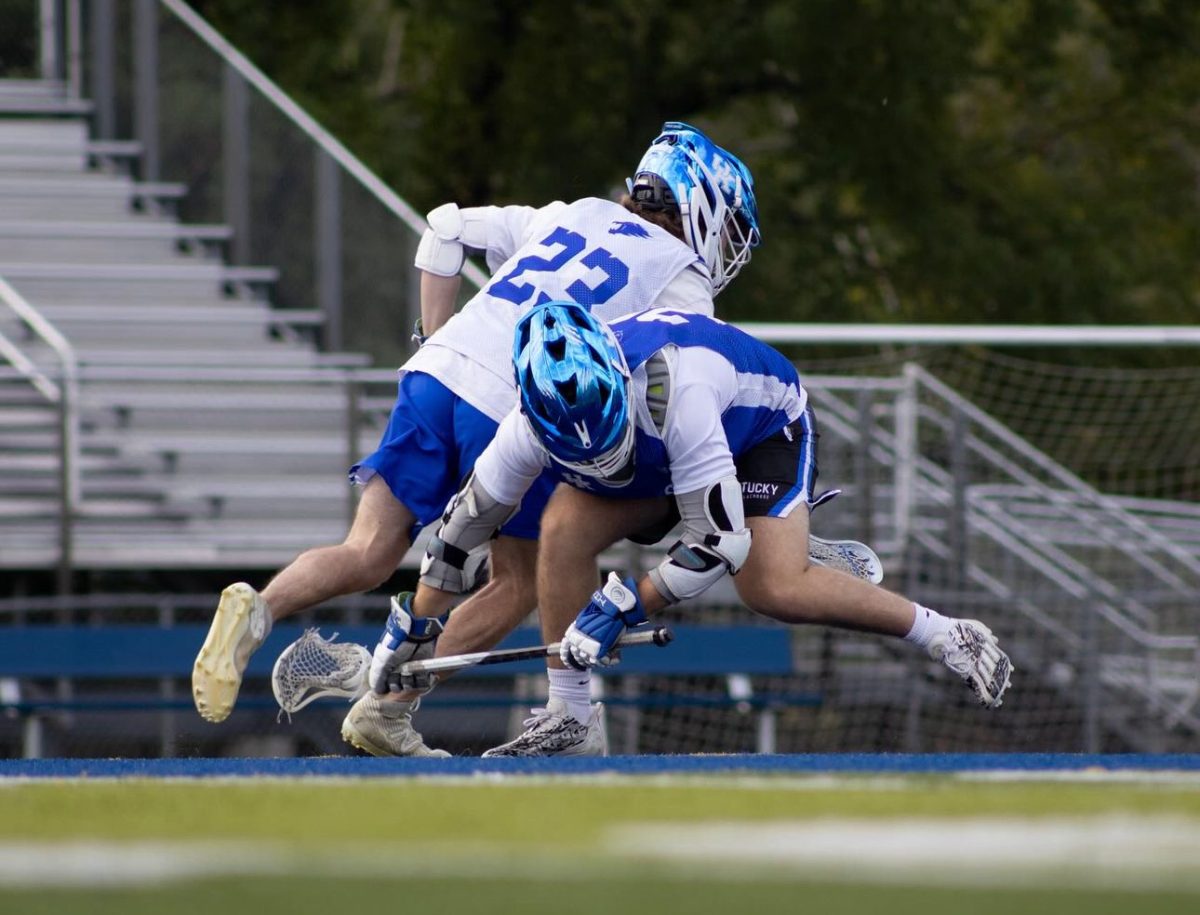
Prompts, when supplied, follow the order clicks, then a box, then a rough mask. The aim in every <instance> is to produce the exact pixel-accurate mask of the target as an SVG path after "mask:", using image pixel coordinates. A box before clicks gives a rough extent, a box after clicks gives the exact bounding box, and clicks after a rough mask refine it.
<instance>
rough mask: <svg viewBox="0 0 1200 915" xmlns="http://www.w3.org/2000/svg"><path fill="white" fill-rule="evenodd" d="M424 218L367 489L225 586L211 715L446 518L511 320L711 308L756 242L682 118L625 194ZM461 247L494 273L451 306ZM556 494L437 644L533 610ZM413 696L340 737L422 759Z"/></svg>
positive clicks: (467, 640) (506, 545)
mask: <svg viewBox="0 0 1200 915" xmlns="http://www.w3.org/2000/svg"><path fill="white" fill-rule="evenodd" d="M428 221H429V229H428V230H427V231H426V232H425V234H424V236H423V237H422V239H421V242H420V245H419V246H418V249H417V254H416V259H415V263H416V266H417V267H418V268H419V269H420V270H421V271H422V274H421V318H422V325H423V327H424V329H425V331H427V332H428V333H429V336H428V338H427V339H425V340H424V341H423V345H422V346H421V348H420V349H419V350H418V352H417V353H416V354H415V355H414V356H413V357H412V358H411V359H410V360H409V361H408V362H407V363H406V364H405V365H404V366H403V367H402V368H401V370H400V382H399V392H398V396H397V400H396V405H395V408H394V410H393V412H392V416H391V419H390V422H389V425H388V428H387V430H386V432H385V433H384V435H383V438H382V441H381V442H380V445H379V448H378V449H377V450H376V451H375V452H374V453H373V454H371V455H369V456H367V457H366V458H365V459H364V460H363V461H361V462H360V463H359V464H357V465H356V466H355V467H354V468H352V470H351V476H352V479H353V480H354V482H356V483H358V484H361V485H362V486H363V493H362V498H361V500H360V502H359V506H358V509H357V513H356V516H355V519H354V521H353V523H352V525H351V529H350V531H349V533H348V535H347V537H346V540H345V541H344V542H343V543H341V544H338V545H334V546H327V547H320V548H317V549H314V550H309V551H308V552H305V553H303V554H302V555H301V556H299V557H298V558H297V559H296V560H295V561H294V562H293V563H292V564H290V565H289V566H288V567H287V568H285V569H283V570H282V571H281V572H279V573H278V574H277V575H276V576H275V577H274V578H273V579H272V580H271V581H270V582H269V583H268V585H267V586H266V588H264V590H263V591H262V593H261V594H259V593H258V592H256V591H255V590H254V588H252V587H251V586H250V585H248V584H246V583H240V582H239V583H237V584H234V585H231V586H230V587H229V588H227V589H226V590H225V592H224V593H223V594H222V597H221V601H220V603H219V605H218V608H217V611H216V614H215V616H214V619H213V623H212V626H211V629H210V632H209V635H208V638H207V639H206V641H205V643H204V645H203V647H202V648H201V650H200V653H199V655H198V657H197V659H196V665H195V668H194V672H193V677H192V686H193V695H194V699H195V702H196V707H197V709H198V711H199V712H200V714H201V715H202V716H203V717H204V718H205V719H207V720H209V721H213V722H218V721H222V720H224V719H225V718H226V717H227V716H228V715H229V714H230V712H231V711H232V709H233V706H234V704H235V702H236V699H237V693H238V690H239V689H240V685H241V679H242V672H243V671H244V670H245V667H246V664H247V662H248V660H249V658H250V656H251V654H252V653H253V652H254V651H255V650H256V649H257V648H258V647H259V645H261V644H262V642H263V640H264V639H265V638H266V636H267V634H268V632H269V630H270V627H271V625H272V623H273V621H274V620H277V619H281V618H283V617H286V616H289V615H291V614H293V613H296V612H298V611H300V610H302V609H305V608H307V607H311V606H313V605H315V604H318V603H320V602H322V601H325V600H328V599H330V598H333V597H337V596H340V595H343V594H350V593H354V592H358V591H364V590H369V589H371V588H374V587H377V586H378V585H380V584H381V583H383V582H384V581H385V580H386V579H387V578H389V577H390V576H391V575H392V573H393V572H394V571H395V569H396V567H397V566H398V565H399V563H400V560H401V559H402V557H403V556H404V554H405V552H407V550H408V548H409V547H410V546H411V544H412V541H413V539H414V537H415V536H416V535H417V533H418V532H419V531H420V529H421V528H422V527H423V526H424V525H427V524H429V523H430V522H432V521H434V520H436V519H437V518H438V516H439V515H440V514H441V513H442V510H443V509H444V508H445V506H446V503H447V502H448V501H449V500H450V498H451V497H452V496H453V495H454V493H455V492H456V491H457V490H458V489H459V487H460V486H461V485H462V482H463V480H464V479H465V478H466V477H467V475H468V474H469V473H470V472H471V469H472V467H473V466H474V462H475V459H476V457H477V456H478V455H479V454H480V452H482V451H483V449H484V447H485V446H486V445H487V444H488V442H489V441H490V440H491V438H492V436H493V435H494V434H495V431H496V427H497V423H498V422H499V421H500V420H501V419H502V418H503V417H504V416H505V415H506V414H507V413H508V412H509V411H510V409H512V407H513V406H514V405H515V404H516V402H517V397H516V391H515V388H514V385H513V375H512V361H511V360H512V344H511V341H512V335H513V329H514V327H515V325H516V323H517V321H518V319H519V318H520V317H521V316H522V315H523V314H525V313H526V312H528V310H529V309H531V308H532V307H534V306H535V305H537V304H538V303H541V302H545V301H548V300H552V299H553V300H564V299H565V300H569V301H574V302H577V303H580V304H581V305H583V306H585V307H587V308H589V309H590V310H591V311H592V313H594V314H595V315H597V316H598V317H600V318H601V319H606V320H607V319H612V318H616V317H619V316H621V315H623V314H628V313H630V312H633V311H639V310H642V309H644V308H646V307H648V306H650V305H661V306H670V307H671V308H675V309H679V310H682V311H689V312H697V313H701V314H711V313H712V311H713V296H714V295H716V294H717V293H718V292H719V291H720V290H721V289H722V288H724V286H725V285H727V284H728V283H729V281H730V280H731V279H732V278H733V277H734V276H735V275H736V274H737V272H738V271H739V270H740V269H741V267H742V266H743V265H744V264H745V263H746V262H747V261H748V260H749V257H750V252H751V249H752V248H753V247H755V246H756V245H757V244H758V243H759V230H758V216H757V208H756V202H755V197H754V187H753V180H752V178H751V176H750V172H749V170H748V169H746V167H745V166H744V165H743V164H742V163H741V162H740V161H739V160H738V159H737V158H736V157H735V156H733V155H732V154H731V153H729V152H727V151H726V150H723V149H721V148H720V147H718V146H716V145H715V144H714V143H713V142H712V141H711V140H710V139H709V138H708V137H706V136H705V135H704V134H703V133H701V132H700V131H698V130H696V129H695V128H693V127H689V126H688V125H686V124H682V123H678V122H669V123H667V124H665V125H664V127H663V130H662V133H661V134H660V135H659V136H658V137H657V138H656V139H655V140H654V141H653V143H652V144H651V145H650V147H649V149H648V150H647V151H646V153H645V155H644V156H643V158H642V160H641V162H640V163H639V164H638V167H637V169H636V171H635V172H634V177H633V178H632V179H631V180H630V182H629V195H628V196H627V197H626V198H625V199H624V200H623V201H622V202H621V203H614V202H611V201H606V200H600V199H595V198H587V199H583V200H578V201H575V202H573V203H563V202H555V203H551V204H549V205H547V206H543V207H540V208H533V207H519V206H509V207H476V208H459V207H458V206H457V205H455V204H445V205H444V206H441V207H438V208H437V209H435V210H433V211H432V212H430V213H429V215H428ZM469 250H478V251H481V252H483V253H484V255H485V257H486V259H487V264H488V267H489V269H490V270H491V271H492V279H491V281H490V282H489V283H488V284H487V285H486V286H485V287H484V288H483V289H482V290H481V291H480V292H479V293H478V294H476V295H475V296H474V297H473V298H472V299H471V300H470V301H469V302H468V303H467V304H466V305H465V306H464V307H463V309H462V311H461V312H460V313H459V314H454V307H455V302H456V300H457V293H458V290H459V286H460V270H461V268H462V265H463V262H464V258H465V256H466V253H467V251H469ZM552 487H553V481H552V480H551V479H549V478H547V479H546V480H544V481H542V482H540V483H537V484H535V486H534V491H533V492H531V493H530V495H529V496H527V497H526V499H525V500H524V503H523V504H522V507H521V510H520V511H519V512H518V513H517V514H515V515H514V516H513V517H512V518H510V519H506V522H505V524H504V525H503V526H502V527H501V528H500V532H499V533H500V536H499V537H498V539H496V540H495V541H494V542H493V544H492V546H491V555H490V565H491V578H490V580H489V581H488V583H487V584H486V585H485V586H484V587H483V589H482V590H481V591H479V592H478V593H477V594H476V595H474V596H473V597H472V598H471V599H470V600H468V601H467V602H466V603H464V604H463V605H462V606H460V607H459V608H458V609H457V610H456V611H455V613H454V614H453V616H452V617H451V619H450V621H449V623H448V625H447V628H446V630H445V633H444V634H442V635H441V638H440V643H439V645H438V647H437V651H438V653H439V654H445V653H455V652H457V651H463V650H467V649H471V650H474V649H476V648H488V647H491V646H492V645H494V644H495V643H496V642H497V641H499V639H501V638H502V637H503V636H504V635H505V634H507V632H509V631H510V630H511V629H512V628H513V627H515V626H516V625H517V624H518V623H519V622H520V621H521V620H522V619H523V618H524V617H525V616H527V615H528V613H529V612H530V611H531V610H532V609H533V606H534V603H535V590H534V584H533V581H534V570H535V558H536V553H537V540H536V538H537V536H538V521H539V517H540V515H541V510H542V507H543V505H544V503H545V500H546V499H547V498H548V496H549V493H550V491H551V489H552ZM390 621H396V624H395V626H394V627H393V631H392V632H391V635H390V636H389V637H388V638H389V640H390V641H389V644H391V645H392V647H393V648H395V649H396V650H397V652H398V654H399V655H405V654H406V653H407V656H408V657H419V656H423V654H429V653H432V651H433V650H434V640H435V638H437V636H438V630H439V624H436V623H431V622H427V621H426V620H425V619H414V618H413V617H412V616H411V614H410V613H409V610H408V609H407V608H406V607H405V606H404V601H403V600H402V601H401V602H400V603H398V604H397V606H396V607H395V609H394V612H393V614H392V617H391V618H390ZM413 685H414V686H417V687H421V688H424V686H425V684H413ZM418 695H419V690H416V689H414V690H409V691H407V692H404V693H401V694H400V695H399V697H398V698H399V701H396V702H383V701H381V700H380V697H379V696H376V695H369V696H367V697H365V698H364V699H363V700H361V701H360V702H359V703H358V704H356V705H355V706H354V708H353V709H352V710H351V713H350V715H348V716H347V719H346V722H345V724H344V726H343V736H344V737H345V738H346V739H347V740H348V741H350V742H351V743H353V744H354V745H355V746H358V747H360V748H362V749H364V750H367V751H368V752H372V753H376V754H381V755H383V754H386V755H425V754H428V753H430V752H431V751H430V750H429V749H428V748H427V747H426V746H425V744H424V742H423V741H422V740H421V737H420V735H419V734H417V733H416V731H414V730H413V729H412V727H411V720H410V718H411V712H412V710H413V709H414V708H415V705H416V700H417V697H418ZM389 698H390V697H389Z"/></svg>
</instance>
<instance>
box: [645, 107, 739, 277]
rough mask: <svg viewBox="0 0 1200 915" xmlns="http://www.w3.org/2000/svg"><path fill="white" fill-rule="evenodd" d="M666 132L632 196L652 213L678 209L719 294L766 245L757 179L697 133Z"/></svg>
mask: <svg viewBox="0 0 1200 915" xmlns="http://www.w3.org/2000/svg"><path fill="white" fill-rule="evenodd" d="M663 130H664V133H663V134H662V135H661V136H659V137H658V138H657V139H656V140H655V141H654V143H653V144H652V145H651V146H650V148H649V149H648V150H647V151H646V154H645V155H644V156H643V157H642V161H641V162H640V163H639V164H638V169H637V172H636V177H635V178H634V179H633V180H631V181H629V182H628V185H629V190H630V195H631V196H632V197H633V199H634V200H635V201H637V202H638V203H640V204H642V205H643V206H645V207H647V208H648V209H651V210H663V209H668V208H676V209H677V210H678V212H679V215H680V218H681V220H682V222H683V232H684V237H685V241H686V242H687V244H688V245H689V246H690V247H691V248H692V250H693V251H695V252H696V254H697V255H698V256H699V257H700V258H701V259H703V261H704V265H705V267H706V268H707V269H708V274H709V278H710V279H711V281H712V287H713V295H716V294H717V293H718V292H720V291H721V290H722V289H724V288H725V287H726V286H727V285H728V284H729V282H730V280H732V279H733V278H734V276H736V275H737V273H738V271H740V270H741V269H742V267H744V266H745V265H746V264H747V263H749V261H750V254H751V249H752V248H755V247H757V246H758V244H759V243H760V241H761V234H760V232H759V229H758V215H757V206H756V202H755V200H754V184H753V179H752V178H751V176H750V172H749V170H748V169H747V168H746V166H745V165H743V164H742V162H741V161H740V160H739V159H738V158H737V157H736V156H734V155H732V154H731V153H728V152H726V151H725V150H723V149H721V148H720V147H719V146H716V145H715V144H713V143H712V142H711V141H710V140H709V139H708V138H707V137H706V136H704V134H702V133H700V132H699V131H697V130H696V129H695V128H693V127H689V126H688V125H686V124H682V123H679V122H675V121H671V122H668V123H667V124H664V125H663Z"/></svg>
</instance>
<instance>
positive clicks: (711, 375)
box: [663, 347, 737, 492]
mask: <svg viewBox="0 0 1200 915" xmlns="http://www.w3.org/2000/svg"><path fill="white" fill-rule="evenodd" d="M736 393H737V373H736V372H735V371H734V368H733V366H732V365H730V364H729V362H728V361H727V360H726V359H723V358H722V357H721V356H719V355H718V354H717V353H714V352H713V351H712V350H708V349H703V348H700V347H687V348H681V349H679V350H678V351H677V355H676V359H675V361H674V371H673V378H672V380H671V400H670V403H669V404H668V406H667V415H666V421H665V423H664V425H663V444H664V445H665V446H666V450H667V458H668V460H669V461H670V464H671V485H672V487H673V488H674V490H675V492H692V491H694V490H697V489H703V488H705V487H707V486H710V485H712V484H713V483H716V482H717V481H719V480H721V479H723V478H725V477H729V476H734V475H735V474H736V468H735V467H734V463H733V455H732V453H731V452H730V450H729V442H728V440H727V439H726V437H725V428H724V426H722V425H721V414H722V413H723V412H724V411H725V409H726V408H727V407H728V406H729V405H730V404H731V403H732V402H733V398H734V395H735V394H736Z"/></svg>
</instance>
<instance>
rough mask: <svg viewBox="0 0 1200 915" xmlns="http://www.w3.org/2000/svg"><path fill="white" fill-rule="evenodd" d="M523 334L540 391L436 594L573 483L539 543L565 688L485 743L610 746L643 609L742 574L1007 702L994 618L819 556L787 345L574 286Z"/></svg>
mask: <svg viewBox="0 0 1200 915" xmlns="http://www.w3.org/2000/svg"><path fill="white" fill-rule="evenodd" d="M514 347H515V360H516V362H515V374H516V379H517V385H518V390H519V393H520V406H519V407H517V408H515V409H514V410H513V411H512V412H510V413H509V415H508V416H506V417H505V418H504V420H503V422H501V424H500V428H499V430H498V432H497V434H496V437H495V439H494V440H493V441H492V443H491V444H490V445H489V446H488V447H487V449H486V450H485V451H484V452H483V454H481V455H480V456H479V459H478V460H477V461H476V463H475V473H474V474H473V476H472V477H471V478H470V479H469V480H468V482H467V484H466V486H464V487H463V489H462V491H461V492H460V493H459V496H458V497H457V498H456V500H455V502H453V503H452V504H451V506H450V507H449V508H448V510H447V513H446V515H445V517H444V519H443V522H442V525H441V527H440V528H439V530H438V532H437V535H436V536H435V537H434V539H433V540H432V541H431V543H430V546H429V550H428V552H427V554H426V557H425V561H424V563H423V565H422V577H421V587H420V590H419V592H418V598H419V600H420V602H421V603H422V604H423V605H425V606H432V605H434V604H435V603H436V601H437V599H438V598H437V597H436V595H437V594H438V593H439V592H440V591H444V590H447V589H449V590H453V589H454V588H455V587H456V586H457V584H458V581H459V579H460V575H461V572H460V569H461V564H462V559H463V558H464V557H465V556H466V555H467V553H468V551H469V550H471V549H472V548H474V547H475V546H476V544H477V543H481V542H484V540H485V539H486V538H487V537H488V536H489V535H490V533H491V531H492V530H494V529H495V526H496V525H497V524H499V523H500V522H501V521H502V520H503V519H504V518H505V517H507V516H508V515H509V514H510V513H511V512H512V511H513V510H514V509H515V506H517V505H519V504H520V503H521V500H522V497H523V496H524V495H525V493H526V492H528V491H529V489H530V487H531V486H533V485H534V483H535V481H538V480H539V479H542V478H543V472H544V471H545V470H549V472H550V473H551V474H553V475H554V476H555V477H556V478H557V479H558V480H560V481H561V482H563V483H566V484H567V485H566V486H560V487H559V488H558V489H557V491H556V492H555V495H554V498H553V499H552V500H551V502H550V504H549V506H548V508H547V510H546V513H545V515H544V516H543V518H542V534H543V537H542V547H541V553H540V555H539V557H538V590H539V594H538V597H539V608H540V613H541V619H542V634H543V636H544V637H545V639H546V641H547V642H552V641H559V640H560V639H561V642H562V655H561V659H556V661H555V662H552V663H551V665H550V666H551V670H550V672H549V674H550V700H549V702H548V703H547V706H546V708H545V709H542V710H538V711H536V712H535V715H534V717H533V718H532V719H531V720H530V721H529V722H527V724H528V725H529V728H528V730H527V731H526V732H525V733H524V734H522V735H521V736H520V737H518V738H517V739H516V740H514V741H511V742H510V743H508V744H505V745H504V746H501V747H497V748H495V749H493V750H490V751H489V752H488V753H486V754H484V755H490V756H544V755H583V754H599V753H603V752H604V751H605V742H604V738H603V728H602V726H601V724H600V720H599V714H600V712H599V708H598V707H597V706H592V705H591V704H590V700H589V682H588V676H587V673H586V671H587V670H588V669H590V668H591V667H592V666H594V665H596V664H598V663H605V661H606V660H608V655H609V652H610V650H611V649H612V647H613V645H614V644H615V643H616V640H617V639H618V638H619V636H620V634H621V633H622V632H623V631H624V630H625V628H626V627H629V626H634V625H638V624H640V623H644V622H646V620H647V615H648V614H650V613H653V612H655V611H657V610H661V609H662V608H664V607H666V606H668V605H670V604H674V603H676V602H679V601H682V600H686V599H688V598H692V597H696V596H698V595H699V594H701V593H703V592H704V591H705V590H706V589H707V588H709V587H710V586H711V585H713V584H714V583H715V582H716V581H718V580H720V579H721V578H723V577H724V576H725V575H726V574H733V575H736V576H737V577H736V578H735V579H734V583H735V587H736V589H737V592H738V594H739V596H740V598H741V599H742V601H743V602H744V603H745V604H746V605H747V606H748V607H750V608H751V609H753V610H755V611H757V612H759V613H762V614H764V615H766V616H769V617H772V618H774V619H777V620H781V621H783V622H787V623H822V624H825V625H831V626H839V627H844V628H851V629H859V630H865V631H869V632H876V633H880V634H886V635H893V636H897V637H902V638H906V639H908V640H910V641H913V642H916V643H917V644H918V645H919V646H921V647H923V648H925V649H926V650H927V651H928V652H929V653H930V655H931V656H933V657H935V658H936V659H938V660H941V661H943V662H944V663H945V664H946V665H947V666H948V667H950V668H951V669H952V670H954V671H955V672H956V673H958V674H959V675H960V676H962V677H963V679H964V680H966V681H967V683H968V685H970V686H971V688H972V689H973V690H974V691H975V693H976V695H977V697H978V698H979V700H980V701H981V702H982V703H983V704H984V705H987V706H990V707H995V706H998V705H999V704H1000V702H1001V698H1002V696H1003V694H1004V691H1005V690H1006V689H1007V688H1008V683H1009V675H1010V672H1011V665H1010V663H1009V659H1008V657H1007V656H1006V655H1005V654H1004V652H1002V651H1001V650H1000V648H999V646H998V644H997V642H996V639H995V638H994V637H993V636H992V634H991V632H990V630H988V628H987V627H986V626H984V625H983V624H982V623H979V622H977V621H974V620H959V619H952V618H948V617H945V616H942V615H941V614H939V613H937V612H935V611H933V610H930V609H929V608H926V607H922V606H919V605H917V604H914V603H913V602H912V601H909V600H908V599H907V598H904V597H902V596H900V595H898V594H894V593H892V592H889V591H886V590H884V589H883V588H880V587H877V586H875V585H873V584H870V583H869V582H866V581H864V580H862V579H859V578H856V577H854V576H851V575H847V574H845V573H843V572H839V571H835V570H833V569H828V568H823V567H821V566H817V565H813V564H809V563H807V562H806V559H805V557H806V556H807V553H808V549H807V546H808V530H809V529H808V510H807V507H808V506H809V505H810V504H811V499H812V493H813V485H814V483H815V480H816V476H817V455H816V439H817V434H816V426H815V420H814V417H813V413H812V410H811V409H810V408H808V406H807V395H806V392H805V390H804V388H803V386H802V385H801V383H800V379H799V377H798V375H797V373H796V370H795V368H794V367H793V366H792V365H791V363H789V362H788V361H787V360H786V359H785V358H784V357H783V356H782V355H780V354H779V353H778V352H776V351H775V350H774V349H772V348H770V347H769V346H767V345H766V344H763V343H760V342H758V341H757V340H755V339H753V338H752V337H750V336H748V335H746V334H744V333H742V332H741V331H739V330H737V329H735V328H733V327H730V326H728V325H726V324H724V323H722V322H720V321H717V320H715V319H713V318H710V317H706V316H700V315H695V314H685V313H682V312H676V311H671V310H665V309H655V310H651V311H647V312H643V313H640V314H636V315H632V316H628V317H625V318H622V319H619V320H617V321H615V322H613V323H612V325H611V326H605V325H604V324H603V323H601V322H599V321H597V320H596V319H595V317H594V316H593V315H590V314H588V312H587V311H586V310H585V309H583V308H581V307H580V306H578V305H575V304H573V303H568V302H555V303H548V304H546V305H543V306H540V307H539V308H537V309H534V310H533V311H532V312H531V313H529V314H527V315H526V316H525V317H523V318H522V319H521V321H520V322H519V323H518V325H517V333H516V338H515V344H514ZM680 520H682V522H683V527H684V534H683V536H682V537H681V539H680V540H679V541H678V542H676V543H675V545H674V546H673V547H672V548H671V549H670V550H669V552H668V554H667V556H666V558H665V559H664V560H663V561H662V562H661V563H660V564H659V565H658V567H657V568H655V569H652V570H651V571H650V572H649V573H648V574H647V575H645V576H643V577H642V578H641V579H640V580H636V581H635V580H633V579H631V578H626V579H624V580H622V579H621V577H620V576H619V575H617V574H616V573H615V572H614V573H612V574H611V575H610V576H609V578H608V581H607V583H605V584H604V586H603V587H602V588H600V589H599V590H596V591H595V592H594V593H590V592H591V591H592V587H593V583H594V582H595V581H596V580H597V573H596V560H597V557H598V556H599V555H600V553H601V552H602V551H603V550H604V549H606V548H607V547H609V546H610V545H611V544H613V543H614V542H616V541H617V540H619V539H621V538H623V537H632V538H634V539H638V540H641V541H642V542H654V541H655V540H657V539H659V538H660V537H662V536H664V535H665V534H666V533H667V532H668V531H669V530H670V529H671V528H672V527H673V526H674V525H675V524H676V522H678V521H680ZM427 594H428V595H430V596H428V597H427V596H426V595H427ZM589 594H590V598H589ZM580 607H583V608H584V609H583V610H582V611H580V610H579V608H580Z"/></svg>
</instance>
